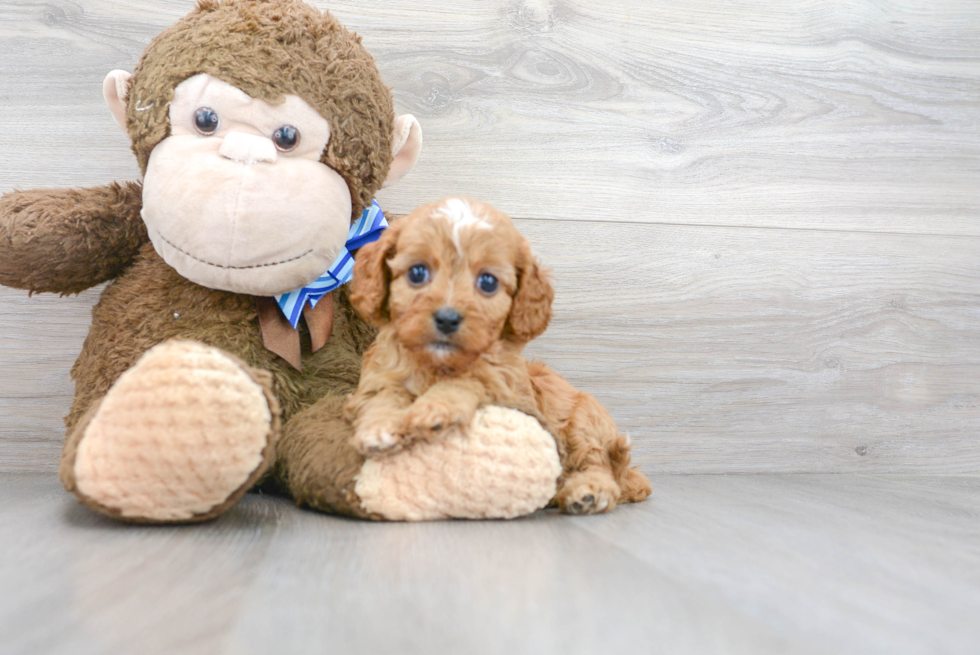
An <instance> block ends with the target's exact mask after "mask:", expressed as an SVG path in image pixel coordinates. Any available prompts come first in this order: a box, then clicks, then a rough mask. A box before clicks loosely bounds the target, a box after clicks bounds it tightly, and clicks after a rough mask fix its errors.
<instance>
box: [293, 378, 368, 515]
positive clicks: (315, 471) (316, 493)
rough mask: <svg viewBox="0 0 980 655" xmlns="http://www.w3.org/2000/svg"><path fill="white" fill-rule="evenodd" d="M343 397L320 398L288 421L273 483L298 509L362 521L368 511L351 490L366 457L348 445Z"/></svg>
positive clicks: (349, 429) (348, 428)
mask: <svg viewBox="0 0 980 655" xmlns="http://www.w3.org/2000/svg"><path fill="white" fill-rule="evenodd" d="M346 402H347V398H346V397H344V396H333V395H331V396H324V397H323V398H321V399H320V400H318V401H317V402H316V403H314V404H313V405H311V406H310V407H307V408H306V409H304V410H303V411H301V412H299V413H298V414H296V415H295V416H294V417H292V418H290V419H289V420H288V421H287V422H286V423H285V425H284V426H283V435H282V438H281V439H280V440H279V445H278V446H277V448H276V450H277V460H276V465H275V478H276V480H277V482H278V484H280V485H282V486H283V487H284V488H285V490H287V491H288V492H289V494H290V495H291V496H292V497H293V499H294V500H295V501H296V503H297V504H299V505H306V506H308V507H312V508H314V509H318V510H321V511H325V512H331V513H337V514H346V515H348V516H356V517H360V518H373V519H378V518H381V517H379V516H375V515H373V514H371V513H370V512H368V511H366V510H365V509H364V508H363V506H362V504H361V500H360V498H359V497H358V496H357V494H356V493H355V491H354V486H355V483H356V477H357V475H358V473H360V471H361V467H363V466H364V461H365V460H364V456H363V455H361V454H360V453H359V452H357V450H356V449H355V448H354V447H353V446H352V445H351V443H350V441H351V437H352V436H353V434H354V429H353V428H352V427H351V426H350V424H349V423H347V422H346V421H345V420H344V418H343V414H344V403H346Z"/></svg>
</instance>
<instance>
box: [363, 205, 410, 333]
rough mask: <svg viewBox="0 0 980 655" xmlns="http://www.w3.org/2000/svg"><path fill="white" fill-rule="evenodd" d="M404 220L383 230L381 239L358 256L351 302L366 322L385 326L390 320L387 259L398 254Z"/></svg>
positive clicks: (389, 272) (389, 275)
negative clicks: (400, 231) (397, 244)
mask: <svg viewBox="0 0 980 655" xmlns="http://www.w3.org/2000/svg"><path fill="white" fill-rule="evenodd" d="M400 228H401V220H398V221H395V222H394V224H393V225H392V226H391V227H389V228H388V229H386V230H385V231H384V232H382V233H381V238H380V239H378V240H377V241H374V242H373V243H369V244H367V245H365V246H363V247H362V248H361V249H360V250H358V251H357V256H356V257H355V258H354V280H353V281H352V282H351V294H350V301H351V304H352V305H353V306H354V310H355V311H356V312H357V313H358V314H360V315H361V318H363V319H364V320H365V321H367V322H368V323H370V324H371V325H374V326H375V327H381V326H382V325H384V324H385V323H387V322H388V318H389V317H388V284H389V283H390V282H391V271H390V270H388V264H387V263H386V261H385V260H387V259H389V258H391V257H392V256H394V254H395V244H396V243H397V241H398V231H399V230H400Z"/></svg>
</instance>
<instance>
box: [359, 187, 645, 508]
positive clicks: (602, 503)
mask: <svg viewBox="0 0 980 655" xmlns="http://www.w3.org/2000/svg"><path fill="white" fill-rule="evenodd" d="M553 298H554V291H553V289H552V287H551V284H550V283H549V281H548V277H547V275H546V273H545V272H544V271H542V270H541V268H540V267H539V266H538V264H537V262H536V261H535V259H534V256H533V255H532V253H531V249H530V246H529V245H528V242H527V240H526V239H525V238H524V237H523V236H522V235H521V234H520V233H519V232H518V231H517V229H516V228H515V227H514V224H513V222H512V221H511V219H510V217H508V216H507V215H506V214H504V213H502V212H500V211H498V210H496V209H494V208H493V207H491V206H490V205H488V204H486V203H482V202H478V201H474V200H469V199H463V198H447V199H444V200H442V201H439V202H435V203H430V204H428V205H423V206H422V207H419V208H418V209H416V210H415V211H414V212H412V213H411V214H409V215H408V216H406V217H404V218H402V219H399V220H398V221H396V222H394V224H393V225H392V226H391V227H390V228H388V230H386V231H385V233H384V235H383V236H382V237H381V239H380V240H378V241H376V242H375V243H372V244H369V245H367V246H364V247H363V248H362V249H361V251H360V252H359V254H358V257H357V263H356V265H355V269H354V282H353V286H352V289H351V302H352V304H353V306H354V308H355V309H356V310H357V311H358V313H360V314H361V316H362V317H364V318H365V319H366V320H367V321H369V322H370V323H372V324H374V325H375V326H377V327H378V328H379V332H378V336H377V338H376V339H375V341H374V343H373V344H372V345H371V347H370V348H369V349H368V351H367V353H366V354H365V356H364V361H363V367H362V370H361V379H360V384H359V386H358V389H357V392H356V393H355V394H354V395H353V396H352V397H351V398H350V400H349V402H348V403H347V407H346V417H347V419H348V420H350V421H351V422H352V423H353V425H354V436H353V438H352V444H353V446H354V448H356V449H357V450H358V451H359V452H361V453H362V454H364V455H378V454H380V453H384V452H395V451H398V450H400V449H402V448H404V447H406V446H408V445H409V444H411V443H412V442H413V441H416V440H420V439H436V438H438V437H439V435H440V434H442V433H445V432H446V431H449V430H461V429H464V428H465V427H466V426H467V425H469V424H470V421H471V420H472V419H473V416H474V414H475V412H476V410H477V409H478V408H480V407H482V406H485V405H501V406H505V407H511V408H515V409H519V410H522V411H525V412H527V413H529V414H531V415H533V416H536V417H538V418H539V419H543V423H544V424H545V427H546V428H548V429H549V430H550V431H551V432H552V434H553V435H554V436H555V439H556V442H557V444H558V450H559V455H560V457H561V462H562V475H561V478H560V479H559V480H558V491H557V494H556V496H555V499H554V500H553V501H552V504H556V505H557V506H558V507H559V508H561V510H562V511H564V512H568V513H580V514H591V513H596V512H604V511H608V510H611V509H613V508H614V507H615V506H616V505H617V503H624V502H636V501H639V500H643V499H644V498H646V497H647V496H648V495H650V484H649V482H648V481H647V479H646V478H645V477H644V476H643V474H642V473H640V471H639V470H638V469H637V468H630V466H629V464H630V454H629V453H630V442H629V438H628V437H626V436H625V435H621V434H620V433H619V432H618V430H617V429H616V424H615V423H614V422H613V419H612V417H611V416H610V415H609V413H608V412H607V411H606V410H605V409H604V408H603V407H602V406H601V405H600V404H599V403H598V401H596V399H595V398H593V397H592V396H591V395H589V394H587V393H584V392H581V391H577V390H576V389H575V388H573V387H572V386H571V385H570V384H569V383H568V382H566V381H565V380H564V379H563V378H562V377H561V376H559V375H558V374H557V373H555V372H554V371H552V370H551V369H549V368H548V367H547V366H545V365H544V364H543V363H541V362H528V361H527V360H525V359H524V358H523V357H522V355H521V352H522V350H523V349H524V346H525V345H526V344H527V343H528V342H529V341H530V340H531V339H534V338H535V337H537V336H538V335H540V334H541V333H542V332H544V330H545V328H546V327H547V326H548V322H549V321H550V320H551V303H552V299H553Z"/></svg>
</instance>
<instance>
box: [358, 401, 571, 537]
mask: <svg viewBox="0 0 980 655" xmlns="http://www.w3.org/2000/svg"><path fill="white" fill-rule="evenodd" d="M559 475H561V461H560V460H559V457H558V449H557V446H556V444H555V439H554V437H552V436H551V433H549V432H548V431H547V430H545V429H544V428H543V427H541V424H540V423H538V421H537V419H535V418H532V417H531V416H528V415H527V414H524V413H522V412H519V411H517V410H516V409H508V408H504V407H495V406H489V407H485V408H483V409H480V410H479V411H477V413H476V416H474V417H473V421H472V422H471V423H470V425H469V427H468V428H467V429H466V430H465V432H463V431H458V430H454V431H447V432H446V433H445V434H443V435H440V436H439V437H438V438H436V439H433V440H430V441H421V442H417V443H414V444H412V445H411V446H410V447H409V448H407V449H404V450H400V451H398V452H396V453H393V454H378V455H374V456H372V457H369V458H368V459H367V461H366V462H365V463H364V466H363V467H362V468H361V471H360V473H359V474H358V476H357V485H356V487H355V491H356V493H357V495H358V496H359V497H360V500H361V504H362V506H363V507H364V508H365V509H366V510H367V511H369V512H372V513H373V514H375V515H378V516H380V517H383V518H385V519H388V520H393V521H424V520H433V519H446V518H466V519H510V518H515V517H517V516H522V515H524V514H530V513H531V512H534V511H535V510H538V509H541V508H542V507H545V506H546V505H547V504H548V502H549V501H550V500H551V499H552V498H553V497H554V495H555V490H556V483H557V480H558V476H559Z"/></svg>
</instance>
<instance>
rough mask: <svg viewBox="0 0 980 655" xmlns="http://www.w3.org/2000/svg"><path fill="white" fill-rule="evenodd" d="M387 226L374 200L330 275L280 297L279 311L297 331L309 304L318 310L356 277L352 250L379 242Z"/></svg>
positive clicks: (363, 214) (356, 222)
mask: <svg viewBox="0 0 980 655" xmlns="http://www.w3.org/2000/svg"><path fill="white" fill-rule="evenodd" d="M387 227H388V221H386V220H385V215H384V213H383V212H382V211H381V207H380V205H378V201H377V200H372V201H371V206H370V207H368V208H367V209H365V210H364V213H362V214H361V217H360V218H358V219H357V220H356V221H354V224H353V225H351V226H350V231H349V232H348V233H347V243H346V244H344V248H343V250H341V251H340V254H339V255H337V259H335V260H334V262H333V264H331V265H330V268H328V269H327V272H326V273H324V274H323V275H321V276H320V277H318V278H317V279H315V280H313V282H311V283H309V284H307V285H306V286H305V287H303V288H302V289H297V290H296V291H290V292H289V293H284V294H282V295H281V296H276V303H278V304H279V309H281V310H282V313H283V314H284V315H285V316H286V319H287V320H288V321H289V324H290V325H292V326H293V329H294V330H295V329H296V326H297V325H299V317H300V316H302V315H303V307H304V306H305V305H306V303H307V302H309V303H310V307H316V304H317V303H318V302H319V301H320V299H321V298H323V297H324V296H325V295H327V294H328V293H330V292H331V291H333V290H334V289H336V288H337V287H339V286H342V285H344V284H347V283H348V282H350V281H351V280H352V279H353V278H354V258H353V257H352V256H351V254H350V251H351V250H357V249H358V248H360V247H361V246H363V245H365V244H368V243H371V242H372V241H377V240H378V239H379V238H380V237H381V233H382V232H383V231H384V229H385V228H387Z"/></svg>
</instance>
